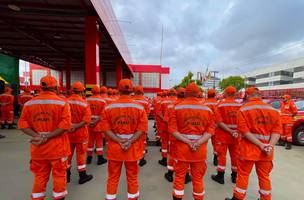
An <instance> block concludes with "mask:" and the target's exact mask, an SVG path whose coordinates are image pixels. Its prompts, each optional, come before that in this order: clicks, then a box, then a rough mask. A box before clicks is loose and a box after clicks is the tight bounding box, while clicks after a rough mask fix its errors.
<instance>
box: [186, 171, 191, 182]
mask: <svg viewBox="0 0 304 200" xmlns="http://www.w3.org/2000/svg"><path fill="white" fill-rule="evenodd" d="M191 181H192V179H191V176H190V174H189V173H187V174H186V177H185V184H188V183H190V182H191Z"/></svg>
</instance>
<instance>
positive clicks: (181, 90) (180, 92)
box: [177, 87, 186, 95]
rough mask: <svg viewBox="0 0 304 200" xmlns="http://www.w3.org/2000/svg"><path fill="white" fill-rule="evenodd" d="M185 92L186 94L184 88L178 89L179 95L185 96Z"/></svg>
mask: <svg viewBox="0 0 304 200" xmlns="http://www.w3.org/2000/svg"><path fill="white" fill-rule="evenodd" d="M185 92H186V89H185V88H183V87H179V88H178V89H177V94H179V95H183V94H185Z"/></svg>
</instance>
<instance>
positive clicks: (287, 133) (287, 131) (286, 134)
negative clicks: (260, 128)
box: [281, 124, 293, 142]
mask: <svg viewBox="0 0 304 200" xmlns="http://www.w3.org/2000/svg"><path fill="white" fill-rule="evenodd" d="M292 126H293V124H283V134H282V136H281V139H282V140H283V141H287V142H292Z"/></svg>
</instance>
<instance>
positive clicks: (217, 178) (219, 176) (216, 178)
mask: <svg viewBox="0 0 304 200" xmlns="http://www.w3.org/2000/svg"><path fill="white" fill-rule="evenodd" d="M224 175H225V172H217V175H211V179H212V180H214V181H215V182H218V183H219V184H225V180H224Z"/></svg>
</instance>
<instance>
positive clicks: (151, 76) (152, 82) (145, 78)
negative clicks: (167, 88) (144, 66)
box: [141, 73, 159, 88]
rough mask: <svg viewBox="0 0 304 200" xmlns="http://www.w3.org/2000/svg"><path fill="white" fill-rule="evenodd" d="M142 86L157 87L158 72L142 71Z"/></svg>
mask: <svg viewBox="0 0 304 200" xmlns="http://www.w3.org/2000/svg"><path fill="white" fill-rule="evenodd" d="M141 78H142V79H141V81H142V86H143V87H147V88H159V73H142V74H141Z"/></svg>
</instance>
